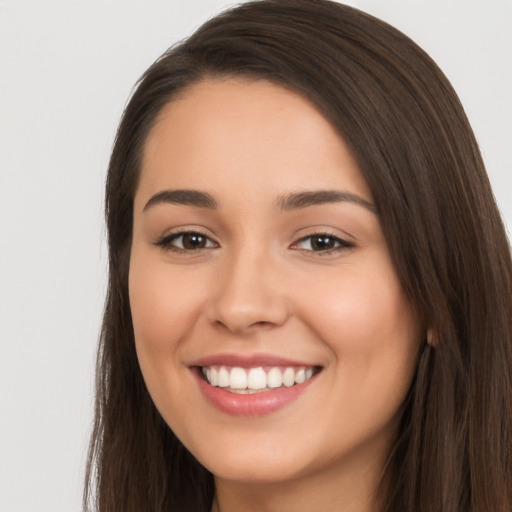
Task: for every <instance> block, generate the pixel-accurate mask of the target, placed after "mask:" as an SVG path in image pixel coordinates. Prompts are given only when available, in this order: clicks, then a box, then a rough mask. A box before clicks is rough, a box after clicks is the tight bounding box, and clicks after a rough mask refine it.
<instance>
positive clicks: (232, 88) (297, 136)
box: [138, 78, 371, 200]
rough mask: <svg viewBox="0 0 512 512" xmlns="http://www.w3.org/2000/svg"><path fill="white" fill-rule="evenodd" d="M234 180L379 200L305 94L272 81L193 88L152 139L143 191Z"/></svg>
mask: <svg viewBox="0 0 512 512" xmlns="http://www.w3.org/2000/svg"><path fill="white" fill-rule="evenodd" d="M227 185H229V189H230V191H231V192H233V189H236V188H238V189H240V190H242V189H246V188H247V187H248V186H251V187H253V188H255V189H261V188H265V186H266V188H267V189H268V188H273V189H276V190H277V189H279V190H280V191H281V192H286V190H284V189H286V188H287V187H288V188H291V189H294V191H295V190H296V189H313V188H314V189H322V188H324V189H328V188H333V187H337V188H339V187H340V186H343V188H347V187H348V188H352V189H355V190H353V191H354V192H357V193H359V194H360V195H363V196H365V198H366V199H368V200H371V194H370V191H369V189H368V187H367V185H366V182H365V181H364V179H363V177H362V175H361V173H360V171H359V169H358V167H357V164H356V162H355V160H354V158H353V156H352V154H351V153H350V151H349V149H348V147H347V145H346V144H345V142H344V141H343V139H342V138H341V137H340V136H339V134H338V133H337V131H336V129H335V128H334V127H333V126H332V125H331V124H330V122H329V121H327V119H326V118H325V117H324V116H323V115H322V114H321V113H320V112H319V111H318V109H317V108H316V107H315V106H314V105H313V104H312V103H311V102H310V101H308V100H307V99H306V98H304V97H303V96H302V95H300V94H298V93H296V92H293V91H291V90H289V89H286V88H284V87H281V86H278V85H275V84H273V83H270V82H268V81H265V80H257V81H249V80H245V79H234V78H230V79H224V80H205V81H203V82H200V83H198V84H195V85H193V86H191V87H189V88H188V89H186V90H185V91H184V92H183V93H181V94H180V95H179V96H178V97H177V98H176V99H174V100H172V101H171V102H169V103H168V104H167V105H166V106H165V107H164V108H163V109H162V111H161V112H160V114H159V116H158V119H157V121H156V123H155V126H154V128H153V129H152V131H151V132H150V134H149V136H148V139H147V141H146V145H145V148H144V155H143V161H142V169H141V179H140V182H139V191H138V192H142V193H143V194H144V195H147V194H150V193H155V192H156V191H157V189H159V188H160V189H162V188H169V187H172V188H198V189H202V188H204V187H207V188H210V189H211V188H213V189H219V191H220V189H222V187H223V186H227ZM281 189H283V190H281ZM214 192H215V190H214Z"/></svg>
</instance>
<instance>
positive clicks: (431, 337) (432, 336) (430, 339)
mask: <svg viewBox="0 0 512 512" xmlns="http://www.w3.org/2000/svg"><path fill="white" fill-rule="evenodd" d="M427 343H428V344H429V345H430V346H431V347H434V348H436V347H437V345H438V336H437V333H436V331H435V330H434V329H432V327H429V328H428V329H427Z"/></svg>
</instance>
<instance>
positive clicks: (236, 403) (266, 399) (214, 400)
mask: <svg viewBox="0 0 512 512" xmlns="http://www.w3.org/2000/svg"><path fill="white" fill-rule="evenodd" d="M193 371H194V374H195V377H196V380H197V381H198V384H199V389H200V390H201V392H202V393H203V395H204V396H205V398H206V399H207V400H208V402H210V403H211V404H212V405H213V406H214V407H215V408H217V409H218V410H220V411H222V412H224V413H226V414H230V415H232V416H249V417H250V416H252V417H254V416H263V415H265V414H271V413H273V412H276V411H279V410H280V409H283V408H284V407H286V406H287V405H289V404H291V403H292V402H294V401H295V400H297V399H298V398H299V397H300V396H301V395H303V394H304V393H305V392H306V391H307V390H308V389H309V387H310V385H311V384H312V383H313V381H314V380H316V376H317V375H313V377H311V378H310V379H308V380H307V381H305V382H303V383H302V384H295V385H293V386H291V387H289V388H277V389H274V390H272V391H262V392H261V393H252V394H238V393H230V392H229V391H226V390H224V389H223V388H219V387H217V386H211V385H210V384H208V382H206V381H205V380H204V379H203V378H202V377H201V370H200V369H199V368H197V367H196V368H194V369H193Z"/></svg>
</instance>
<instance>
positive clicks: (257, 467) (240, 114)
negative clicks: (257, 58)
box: [129, 79, 420, 482]
mask: <svg viewBox="0 0 512 512" xmlns="http://www.w3.org/2000/svg"><path fill="white" fill-rule="evenodd" d="M129 293H130V304H131V310H132V316H133V326H134V331H135V341H136V349H137V354H138V358H139V362H140V366H141V369H142V373H143V375H144V379H145V381H146V384H147V387H148V389H149V392H150V394H151V396H152V398H153V400H154V402H155V404H156V407H157V408H158V409H159V411H160V413H161V414H162V416H163V417H164V419H165V420H166V422H167V423H168V424H169V426H170V427H171V428H172V430H173V431H174V433H175V434H176V435H177V436H178V437H179V438H180V440H181V441H182V442H183V443H184V445H185V446H186V447H187V448H188V449H189V450H190V451H191V452H192V453H193V454H194V455H195V457H196V458H197V459H198V460H199V461H200V462H201V463H202V464H203V465H204V466H206V467H207V468H208V469H209V470H210V471H212V472H213V473H214V474H215V475H216V476H217V477H219V478H222V479H227V480H237V481H245V482H250V481H254V482H268V481H273V482H275V481H285V480H290V479H294V478H299V477H302V478H303V477H308V476H313V475H316V474H320V473H322V472H324V473H325V472H332V473H333V474H335V473H336V472H340V471H343V470H344V469H346V468H347V467H349V466H350V465H354V464H361V462H363V463H364V464H366V463H368V464H369V463H370V462H369V461H382V458H383V457H385V454H386V453H387V451H388V450H389V447H390V443H391V442H392V439H393V437H394V435H395V434H396V429H397V419H398V417H399V413H400V407H401V404H402V403H403V400H404V398H405V395H406V393H407V391H408V388H409V386H410V382H411V379H412V376H413V373H414V369H415V364H416V359H417V351H418V346H419V340H420V329H419V327H418V322H417V320H416V318H415V315H414V314H413V311H412V308H411V306H410V304H409V302H408V300H407V298H406V296H405V294H404V291H403V290H402V287H401V285H400V282H399V280H398V277H397V275H396V273H395V270H394V268H393V265H392V262H391V259H390V255H389V252H388V248H387V245H386V241H385V239H384V237H383V233H382V230H381V226H380V223H379V218H378V216H377V214H376V212H375V209H374V207H373V205H372V195H371V193H370V190H369V188H368V186H367V184H366V182H365V180H364V179H363V177H362V175H361V173H360V171H359V169H358V167H357V165H356V163H355V161H354V159H353V157H352V155H351V153H350V151H349V150H348V148H347V146H346V145H345V143H344V142H343V140H342V139H341V138H340V137H339V135H338V134H337V133H336V131H335V130H334V129H333V127H332V126H331V125H330V124H329V122H328V121H327V120H326V119H325V118H324V117H323V116H322V115H321V114H320V113H319V112H318V111H317V110H316V108H315V107H314V106H312V105H311V104H310V103H309V102H308V101H307V100H306V99H304V98H302V97H301V96H299V95H297V94H295V93H293V92H290V91H288V90H286V89H284V88H281V87H279V86H276V85H273V84H270V83H268V82H266V81H263V80H261V81H253V82H249V81H243V80H241V79H232V80H224V81H205V82H202V83H200V84H197V85H194V86H192V87H191V88H189V89H188V90H187V91H185V92H184V93H183V94H182V95H180V96H179V98H178V99H176V100H174V101H172V102H171V103H169V104H168V105H167V106H166V107H165V108H164V110H163V111H162V112H161V115H160V116H159V119H158V121H157V123H156V125H155V127H154V128H153V130H152V132H151V133H150V135H149V137H148V140H147V143H146V146H145V153H144V157H143V164H142V169H141V176H140V181H139V185H138V188H137V191H136V195H135V205H134V226H133V244H132V252H131V259H130V273H129Z"/></svg>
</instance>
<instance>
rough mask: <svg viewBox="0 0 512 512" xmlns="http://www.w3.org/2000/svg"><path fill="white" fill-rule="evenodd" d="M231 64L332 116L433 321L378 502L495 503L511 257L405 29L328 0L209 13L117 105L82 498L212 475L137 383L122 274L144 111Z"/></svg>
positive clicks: (510, 394) (477, 159)
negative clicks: (103, 293) (105, 281)
mask: <svg viewBox="0 0 512 512" xmlns="http://www.w3.org/2000/svg"><path fill="white" fill-rule="evenodd" d="M230 76H242V77H248V78H251V79H265V80H269V81H271V82H273V83H276V84H279V85H282V86H284V87H287V88H290V89H292V90H294V91H296V92H298V93H300V94H302V95H304V96H305V97H307V98H309V100H310V101H312V102H313V103H314V104H315V105H316V106H317V108H318V109H319V111H321V112H322V113H323V115H324V116H325V117H326V118H327V119H329V121H330V122H331V123H332V125H333V126H334V127H335V128H336V129H337V130H338V132H339V134H340V136H341V137H343V139H344V140H345V141H346V143H347V144H348V145H349V147H350V148H351V150H352V152H353V154H354V156H355V158H356V160H357V162H358V165H359V167H360V170H361V172H362V173H363V175H364V177H365V179H366V181H367V183H368V185H369V187H370V189H371V191H372V194H373V197H374V200H375V204H376V208H377V211H378V214H379V217H380V220H381V223H382V226H383V230H384V234H385V237H386V240H387V243H388V246H389V250H390V253H391V255H392V258H393V261H394V265H395V267H396V271H397V273H398V276H399V278H400V280H401V283H402V285H403V287H404V289H405V291H406V293H407V294H408V296H409V299H410V301H411V303H412V304H413V307H414V308H415V309H416V311H417V312H418V314H419V316H420V318H421V319H422V321H423V324H424V326H425V328H428V329H429V332H430V333H431V335H432V336H431V338H432V339H431V342H432V343H430V344H429V343H425V344H424V345H423V347H422V350H421V354H420V357H419V362H418V368H417V371H416V375H415V378H414V381H413V383H412V386H411V389H410V392H409V395H408V397H407V400H406V402H405V403H404V406H403V415H402V421H401V428H400V433H399V436H398V438H397V439H396V443H395V445H394V446H393V447H392V450H391V452H390V455H389V460H388V463H387V465H386V468H385V469H384V473H383V479H382V482H383V485H382V488H381V493H382V498H383V502H384V503H385V506H384V510H385V511H387V512H391V511H395V512H412V511H414V512H427V511H428V512H509V511H511V510H512V263H511V257H510V247H509V244H508V241H507V238H506V234H505V230H504V227H503V225H502V222H501V219H500V215H499V212H498V209H497V207H496V204H495V201H494V198H493V195H492V192H491V188H490V185H489V181H488V178H487V175H486V173H485V169H484V165H483V162H482V158H481V155H480V152H479V149H478V146H477V143H476V141H475V137H474V135H473V132H472V130H471V128H470V126H469V123H468V120H467V118H466V116H465V114H464V111H463V108H462V106H461V104H460V102H459V99H458V98H457V96H456V94H455V92H454V91H453V89H452V87H451V86H450V84H449V83H448V81H447V79H446V78H445V76H444V75H443V74H442V72H441V71H440V70H439V69H438V67H437V66H436V65H435V64H434V62H433V61H432V60H431V59H430V58H429V57H428V56H427V55H426V54H425V53H424V52H423V51H422V50H421V49H420V48H418V46H416V45H415V44H414V43H413V42H412V41H411V40H410V39H409V38H407V37H406V36H404V35H403V34H402V33H400V32H399V31H397V30H396V29H394V28H392V27H390V26H389V25H387V24H386V23H384V22H381V21H379V20H377V19H375V18H373V17H372V16H369V15H367V14H365V13H363V12H360V11H358V10H356V9H353V8H350V7H347V6H344V5H341V4H338V3H336V2H331V1H328V0H260V1H254V2H248V3H245V4H242V5H240V6H238V7H236V8H234V9H231V10H229V11H226V12H224V13H222V14H220V15H219V16H217V17H215V18H213V19H211V20H210V21H208V22H207V23H205V24H204V25H203V26H202V27H200V28H199V29H198V30H197V31H196V32H195V33H194V34H193V35H192V36H191V37H190V38H188V39H186V40H185V41H184V42H182V43H180V44H178V45H176V46H174V47H172V48H171V49H170V50H168V51H167V52H166V53H164V55H162V56H161V57H160V58H159V59H158V60H157V61H156V62H155V63H154V64H153V65H152V66H151V67H150V68H149V69H148V71H147V72H146V73H145V74H144V75H143V76H142V78H141V80H140V81H139V83H138V87H137V89H136V90H135V92H134V94H133V96H132V98H131V99H130V102H129V103H128V105H127V107H126V110H125V112H124V115H123V118H122V120H121V124H120V126H119V130H118V133H117V137H116V140H115V145H114V148H113V152H112V157H111V161H110V167H109V170H108V177H107V187H106V221H107V228H108V244H109V286H108V295H107V299H106V307H105V313H104V320H103V329H102V335H101V340H100V348H99V353H98V363H97V383H96V385H97V389H96V416H95V423H94V432H93V435H92V440H91V445H90V453H89V460H88V467H87V481H86V487H85V493H84V507H85V508H86V509H87V508H88V506H89V503H90V502H91V501H92V502H93V508H94V510H98V511H99V512H114V511H122V512H135V511H137V512H140V511H142V510H144V511H151V512H164V511H165V512H169V511H179V512H183V511H186V512H193V511H198V512H199V511H201V512H208V511H209V510H210V507H211V502H212V497H213V479H212V475H211V474H210V473H209V472H208V471H206V470H205V469H204V468H203V467H202V466H201V465H200V464H199V463H198V462H197V461H196V460H195V459H194V457H193V456H192V455H191V454H190V453H189V452H188V451H187V450H186V449H185V448H184V447H183V446H182V444H181V443H180V441H179V440H178V439H177V438H176V437H175V436H174V434H173V433H172V431H171V430H170V429H169V427H168V426H167V425H166V424H165V423H164V421H163V419H162V418H161V417H160V415H159V413H158V412H157V411H156V409H155V407H154V405H153V403H152V401H151V398H150V396H149V394H148V392H147V390H146V387H145V385H144V381H143V378H142V374H141V371H140V369H139V365H138V362H137V357H136V353H135V346H134V334H133V327H132V322H131V315H130V307H129V301H128V286H127V280H128V268H129V253H130V246H131V236H132V220H133V198H134V193H135V189H136V187H137V180H138V174H139V171H140V163H141V154H142V150H143V147H144V143H145V140H146V138H147V136H148V133H149V132H150V130H151V128H152V126H153V124H154V122H155V119H156V117H157V115H158V113H159V112H160V111H161V109H162V107H163V106H164V105H165V104H166V103H167V102H169V101H172V100H173V98H175V97H176V95H178V94H179V93H180V92H182V91H183V90H184V89H185V88H187V87H190V86H191V85H193V84H194V83H197V82H198V81H201V80H204V79H207V78H209V77H230ZM385 483H387V484H385Z"/></svg>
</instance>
